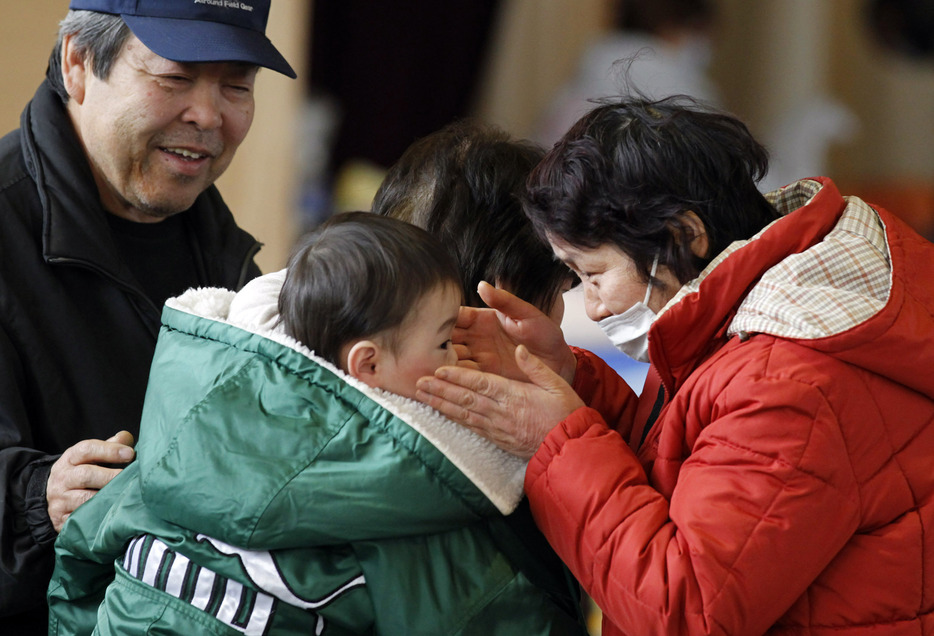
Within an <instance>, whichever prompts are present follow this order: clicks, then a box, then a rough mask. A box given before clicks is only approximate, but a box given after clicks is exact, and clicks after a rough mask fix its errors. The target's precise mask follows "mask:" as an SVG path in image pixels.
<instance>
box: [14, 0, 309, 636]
mask: <svg viewBox="0 0 934 636" xmlns="http://www.w3.org/2000/svg"><path fill="white" fill-rule="evenodd" d="M269 8H270V2H269V0H244V1H243V2H236V3H234V2H216V1H213V0H136V1H133V2H128V1H125V0H124V1H120V0H72V2H71V6H70V9H71V10H70V11H69V13H68V15H67V16H66V17H65V19H64V20H63V21H62V23H61V30H60V33H59V39H58V42H57V44H56V46H55V49H54V50H53V52H52V55H51V57H50V60H49V70H48V73H47V78H46V80H45V81H44V82H43V83H42V85H41V86H40V87H39V89H38V91H37V92H36V95H35V97H34V98H33V99H32V101H31V102H30V103H29V104H28V105H27V107H26V109H25V110H24V112H23V115H22V120H21V127H20V129H19V130H17V131H14V132H12V133H10V134H8V135H6V136H5V137H4V138H3V139H2V140H0V482H2V489H0V493H2V495H0V496H2V498H3V509H2V515H3V516H2V525H0V616H3V617H2V618H0V624H2V625H3V626H4V632H5V633H6V632H7V631H8V630H9V633H16V634H30V633H37V634H38V633H42V634H44V633H46V629H47V622H46V621H47V619H46V609H45V606H44V604H45V593H46V587H47V585H48V578H49V575H50V573H51V568H52V544H53V542H54V540H55V537H56V535H57V532H58V530H60V528H61V526H62V524H63V523H64V521H65V520H66V519H67V518H68V515H69V514H70V513H71V512H72V511H74V510H75V509H76V508H77V507H78V506H79V505H80V504H81V503H82V502H84V501H86V500H87V499H88V498H90V497H91V496H92V495H93V494H94V493H95V492H96V491H97V490H98V489H100V488H101V487H103V486H104V485H105V484H106V483H107V482H108V481H110V479H112V478H113V476H114V475H116V474H117V473H118V472H119V470H120V469H121V467H122V466H124V465H125V464H126V463H127V462H128V461H130V460H131V459H132V458H133V454H134V451H133V440H134V435H135V432H136V430H137V427H138V420H139V415H140V410H141V408H142V403H143V395H144V392H145V388H146V380H147V376H148V371H149V365H150V360H151V358H152V353H153V348H154V346H155V342H156V335H157V332H158V329H159V317H160V312H161V307H162V304H163V302H164V301H165V299H166V298H168V297H169V296H173V295H176V294H179V293H181V292H182V291H184V290H185V289H187V288H189V287H193V286H222V287H227V288H231V289H239V288H240V287H242V286H243V285H244V284H245V283H246V282H247V281H248V280H250V279H251V278H253V277H255V276H256V275H258V274H259V269H258V268H257V266H256V264H255V262H254V261H253V257H254V255H255V254H256V252H257V251H258V250H259V248H260V245H259V243H257V242H256V241H255V240H254V239H253V237H251V236H250V235H249V234H247V233H246V232H244V231H243V230H241V229H240V228H238V227H237V225H236V223H235V222H234V219H233V217H232V216H231V213H230V211H229V210H228V209H227V207H226V205H225V204H224V202H223V200H222V199H221V196H220V194H219V193H218V191H217V189H216V188H215V187H214V185H213V183H214V181H215V180H216V179H217V178H218V177H219V176H220V175H221V174H222V173H223V172H224V170H225V169H226V168H227V166H228V165H229V164H230V161H231V159H233V156H234V154H235V152H236V150H237V148H238V147H239V145H240V143H241V142H242V141H243V139H244V137H245V136H246V134H247V131H248V130H249V128H250V124H251V122H252V119H253V109H254V100H253V89H254V79H255V77H256V73H257V71H258V69H259V67H266V68H269V69H272V70H274V71H277V72H280V73H283V74H285V75H288V76H289V77H293V78H294V77H295V73H294V71H293V70H292V68H291V67H290V66H289V64H288V62H286V60H285V59H284V58H283V57H282V55H281V54H280V53H279V52H278V51H277V50H276V48H275V47H274V46H273V45H272V43H271V42H270V41H269V40H268V39H267V38H266V36H265V27H266V20H267V17H268V14H269Z"/></svg>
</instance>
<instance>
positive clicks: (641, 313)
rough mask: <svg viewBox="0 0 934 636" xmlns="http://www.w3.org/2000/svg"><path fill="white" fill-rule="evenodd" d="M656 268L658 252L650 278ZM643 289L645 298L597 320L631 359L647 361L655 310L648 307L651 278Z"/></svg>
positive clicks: (613, 341) (609, 336)
mask: <svg viewBox="0 0 934 636" xmlns="http://www.w3.org/2000/svg"><path fill="white" fill-rule="evenodd" d="M656 269H658V254H656V255H655V261H654V262H653V263H652V273H651V274H650V276H651V278H654V277H655V270H656ZM651 278H650V279H649V284H648V287H646V289H645V298H644V299H643V300H642V301H641V302H637V303H636V304H635V305H633V306H632V307H630V308H629V309H627V310H626V311H624V312H623V313H621V314H616V315H615V316H609V317H607V318H604V319H603V320H601V321H599V322H598V323H597V324H598V325H600V329H602V330H603V333H605V334H606V336H607V338H609V339H610V342H612V343H613V345H614V346H615V347H616V348H617V349H619V350H620V351H622V352H623V353H625V354H626V355H627V356H629V357H630V358H632V359H633V360H638V361H639V362H648V361H649V327H651V326H652V323H653V322H655V318H656V316H655V312H654V311H652V310H651V309H649V305H648V303H649V297H650V296H651V295H652V280H651Z"/></svg>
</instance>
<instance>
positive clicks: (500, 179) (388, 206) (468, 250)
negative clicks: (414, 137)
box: [372, 120, 574, 312]
mask: <svg viewBox="0 0 934 636" xmlns="http://www.w3.org/2000/svg"><path fill="white" fill-rule="evenodd" d="M542 156H544V151H543V150H542V149H541V148H539V147H538V146H536V145H534V144H532V143H531V142H527V141H519V140H514V139H511V138H510V137H509V135H508V134H507V133H505V132H504V131H502V130H500V129H498V128H496V127H494V126H491V125H486V124H482V123H480V122H477V121H473V120H463V121H459V122H455V123H453V124H450V125H448V126H446V127H445V128H442V129H441V130H439V131H437V132H435V133H433V134H431V135H428V136H427V137H424V138H422V139H420V140H418V141H416V142H415V143H413V144H412V145H411V146H410V147H409V148H408V149H407V150H406V151H405V153H403V155H402V156H401V157H400V158H399V160H398V161H397V162H396V163H395V164H394V165H393V166H392V168H390V170H389V172H388V174H387V175H386V177H385V179H384V181H383V183H382V185H381V186H380V188H379V190H378V191H377V193H376V197H375V199H374V201H373V206H372V210H373V212H375V213H376V214H379V215H382V216H391V217H394V218H397V219H401V220H403V221H407V222H409V223H413V224H415V225H417V226H419V227H421V228H424V229H425V230H427V231H428V232H429V233H431V234H432V235H434V236H435V237H436V238H437V239H438V240H440V241H441V243H443V244H444V245H445V246H446V247H447V248H448V249H449V250H450V251H451V252H452V253H453V254H454V258H455V260H456V261H457V264H458V266H459V268H460V271H461V283H462V286H463V290H464V298H465V299H466V300H465V303H466V304H467V305H471V306H474V307H483V306H484V303H483V301H482V300H481V299H480V296H479V295H478V294H477V285H478V284H479V283H480V281H488V282H490V283H491V284H495V283H496V282H497V281H498V282H499V283H500V285H501V286H503V287H505V288H507V289H509V290H510V291H511V292H512V293H514V294H515V295H516V296H519V297H520V298H522V299H523V300H525V301H527V302H529V303H531V304H533V305H535V306H536V307H539V308H540V309H542V310H543V311H546V312H547V311H550V309H551V307H552V305H554V303H555V300H557V298H558V296H559V294H560V293H561V292H562V291H563V290H564V288H565V287H566V285H567V284H568V281H569V280H571V281H573V280H574V277H573V274H572V273H571V272H570V270H568V268H567V267H566V266H565V265H564V264H562V263H561V262H560V261H558V260H557V259H555V257H554V254H553V253H552V251H551V247H550V246H549V245H548V244H547V243H546V242H544V241H543V240H542V239H540V238H539V237H538V236H537V235H536V233H535V230H534V228H533V227H532V225H531V223H529V220H528V219H527V218H526V216H525V215H524V214H523V212H522V205H521V195H522V194H523V192H524V189H525V181H526V179H527V178H528V175H529V173H530V172H531V170H532V168H533V167H535V165H536V164H537V163H538V162H539V160H540V159H541V158H542Z"/></svg>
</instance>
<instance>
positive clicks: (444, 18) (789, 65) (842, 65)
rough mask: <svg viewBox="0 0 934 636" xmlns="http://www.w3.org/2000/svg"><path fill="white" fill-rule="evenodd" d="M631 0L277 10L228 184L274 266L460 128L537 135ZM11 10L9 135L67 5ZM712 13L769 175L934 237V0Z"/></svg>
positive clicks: (730, 6) (730, 2)
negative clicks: (405, 153)
mask: <svg viewBox="0 0 934 636" xmlns="http://www.w3.org/2000/svg"><path fill="white" fill-rule="evenodd" d="M618 1H619V0H449V1H448V2H443V3H439V2H436V1H435V0H392V1H390V0H382V1H373V0H340V2H338V1H337V0H318V2H317V3H315V2H312V1H311V0H274V2H273V8H272V12H271V17H270V25H269V34H270V36H271V39H273V40H274V41H275V42H276V43H277V45H278V46H279V47H280V48H282V50H283V51H284V52H285V54H286V56H287V57H288V58H289V60H290V61H291V62H292V64H293V65H294V66H295V67H296V68H297V70H298V72H299V75H300V79H299V80H298V81H294V82H293V81H290V80H288V79H286V78H284V77H281V76H278V75H277V74H275V73H261V74H260V78H259V80H258V82H259V84H258V90H257V100H258V105H257V117H256V121H255V123H254V127H253V130H252V131H251V133H250V135H249V137H248V138H247V141H246V142H245V144H244V146H243V147H242V148H241V150H240V153H239V154H238V156H237V158H236V160H235V161H234V163H233V165H232V167H231V169H230V170H229V172H228V174H226V175H225V176H224V177H223V178H222V180H221V182H220V187H221V190H222V192H223V193H224V195H225V198H226V199H227V200H228V202H229V203H230V205H231V208H232V209H233V210H234V212H235V214H236V215H237V216H238V217H239V218H240V220H241V223H242V224H243V225H244V226H246V227H247V229H249V230H250V231H251V232H252V233H254V234H255V235H256V236H257V237H258V238H259V239H260V240H261V241H263V242H264V243H265V244H266V247H265V249H264V250H263V253H262V254H261V264H262V266H263V268H264V269H265V270H270V269H272V268H277V267H281V266H282V265H283V264H284V262H285V259H286V257H287V254H288V250H289V248H290V247H291V244H292V242H293V241H294V238H295V236H296V235H297V234H298V233H299V232H301V231H302V230H303V229H304V228H305V227H308V226H309V225H313V224H315V223H316V222H318V221H319V220H320V219H321V218H322V216H326V215H328V214H330V213H331V212H332V211H333V210H334V209H342V208H346V207H348V206H350V207H364V206H365V205H368V197H369V196H371V194H372V190H373V188H375V185H376V184H378V181H379V178H380V177H381V171H382V170H384V169H385V168H386V167H387V166H388V165H389V164H391V162H392V161H393V160H394V159H395V157H396V156H398V154H399V153H401V152H402V150H403V149H404V148H405V147H406V146H407V145H408V144H409V143H411V141H413V140H414V139H415V138H417V137H419V136H422V135H424V134H428V133H429V132H431V131H433V130H435V129H437V128H439V127H440V126H442V125H443V124H444V123H447V122H448V121H450V120H451V119H454V118H457V117H462V116H466V115H474V116H479V117H482V118H484V119H487V120H489V121H491V122H493V123H496V124H498V125H500V126H502V127H504V128H506V129H507V130H509V131H510V132H512V133H513V134H515V135H517V136H520V137H529V138H536V137H537V135H538V133H539V132H540V131H539V128H540V126H541V123H542V119H543V117H544V116H545V112H546V110H547V108H548V105H549V103H551V102H552V101H553V100H554V99H555V96H556V94H557V93H558V92H559V91H560V89H561V87H562V85H565V84H566V83H567V82H568V81H569V80H570V79H572V78H573V77H574V76H575V73H577V72H578V69H579V66H580V62H581V57H582V55H584V54H585V52H586V51H587V50H588V47H589V46H590V45H591V44H592V43H593V42H594V41H595V40H598V39H599V38H600V37H602V36H605V35H606V34H607V33H610V32H612V31H613V30H614V28H615V27H617V26H618V24H617V23H616V22H615V21H614V20H615V15H616V14H615V11H616V9H617V8H618V7H617V5H616V3H617V2H618ZM623 1H624V2H625V1H626V0H623ZM631 1H633V2H635V1H636V0H631ZM2 2H3V6H4V9H5V11H4V16H5V19H4V20H3V21H2V22H0V42H2V47H3V49H2V50H3V64H2V66H0V81H2V85H3V87H4V91H3V99H2V100H0V130H2V131H7V130H11V129H13V128H15V127H16V126H17V125H18V120H19V113H20V111H21V110H22V107H23V105H24V104H25V103H26V101H27V100H28V99H29V98H30V97H31V95H32V93H33V91H34V90H35V87H36V85H37V84H38V83H39V81H41V78H42V76H43V73H44V71H45V67H46V61H47V58H48V52H49V50H50V49H51V46H52V44H53V41H54V38H55V33H56V30H57V23H58V20H59V19H60V18H61V17H62V16H63V15H64V13H65V11H66V9H67V2H66V0H31V1H30V2H19V1H16V0H2ZM661 4H665V3H664V2H662V3H661ZM669 4H671V5H672V6H676V5H678V4H679V2H678V1H677V0H674V1H673V2H670V3H669ZM681 4H688V5H690V4H691V2H690V1H688V0H684V2H682V3H681ZM709 4H710V5H711V8H712V19H711V21H710V25H709V26H710V28H709V36H710V50H709V55H710V60H709V65H708V67H707V69H706V72H707V75H708V76H709V79H710V80H711V82H712V83H713V84H714V85H715V86H716V88H717V91H718V103H719V105H721V106H723V107H725V108H727V109H728V110H731V111H733V112H734V113H736V114H737V115H739V116H740V117H741V118H743V119H744V120H745V121H746V122H747V123H748V124H749V125H750V127H751V128H752V130H753V132H754V133H755V134H756V135H757V136H759V137H760V139H762V140H763V141H765V142H766V143H767V144H768V145H769V146H770V148H772V149H773V151H774V153H775V155H776V159H775V161H776V165H775V170H774V172H775V174H773V175H772V177H773V178H774V179H776V180H778V181H782V180H783V179H785V178H788V179H789V180H790V178H795V177H798V176H805V175H807V174H812V171H813V170H816V171H820V172H823V173H825V174H828V175H830V176H832V177H834V178H835V179H836V180H837V181H838V182H839V183H840V184H841V187H842V189H843V191H844V192H847V193H857V194H865V195H866V196H867V197H869V198H871V199H872V200H874V201H878V202H881V203H882V204H883V205H887V206H888V207H890V208H892V209H893V211H895V212H896V213H899V214H901V215H902V216H904V217H905V218H906V219H907V220H909V221H910V222H912V223H913V224H914V225H915V226H916V227H917V228H918V229H919V230H921V231H922V232H925V233H926V234H928V235H929V236H930V235H931V234H934V232H932V228H934V220H932V219H934V212H932V210H934V196H932V195H931V192H932V184H934V143H932V141H934V57H932V50H931V48H932V47H931V39H932V37H934V36H932V35H931V33H930V31H931V30H934V17H932V16H934V0H887V1H880V0H757V2H748V1H746V0H709ZM888 4H891V5H901V6H902V7H908V9H907V12H908V13H907V15H908V18H909V22H908V24H907V25H905V24H899V23H898V15H897V14H896V17H895V18H893V17H891V12H890V14H884V13H880V14H879V15H876V16H872V15H871V12H870V9H871V8H872V5H888ZM912 12H913V13H912ZM903 13H905V11H903ZM879 16H882V17H879ZM883 22H885V25H886V26H885V27H884V28H883V27H882V26H881V25H882V23H883ZM874 27H875V28H874ZM899 29H901V32H900V31H899ZM925 29H927V31H925ZM880 33H882V34H883V36H884V37H886V38H887V40H885V42H887V45H886V46H883V43H882V42H883V40H881V39H880V37H879V34H880ZM925 38H926V39H925ZM539 140H540V141H545V142H546V143H548V142H550V141H551V140H550V139H549V140H541V139H539ZM779 164H781V165H779ZM767 185H773V184H767ZM776 185H777V182H776Z"/></svg>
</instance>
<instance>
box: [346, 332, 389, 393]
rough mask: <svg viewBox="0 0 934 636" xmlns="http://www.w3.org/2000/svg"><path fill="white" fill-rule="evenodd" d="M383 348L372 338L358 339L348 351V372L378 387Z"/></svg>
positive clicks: (369, 384) (367, 383)
mask: <svg viewBox="0 0 934 636" xmlns="http://www.w3.org/2000/svg"><path fill="white" fill-rule="evenodd" d="M381 353H382V350H381V349H380V347H379V345H378V344H376V343H375V342H373V341H372V340H358V341H357V342H355V343H353V344H352V345H351V346H350V350H349V351H348V352H347V374H348V375H349V376H351V377H354V378H356V379H358V380H360V381H361V382H363V383H364V384H366V385H367V386H372V387H378V385H377V384H376V381H377V380H378V378H379V364H380V356H381Z"/></svg>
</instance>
